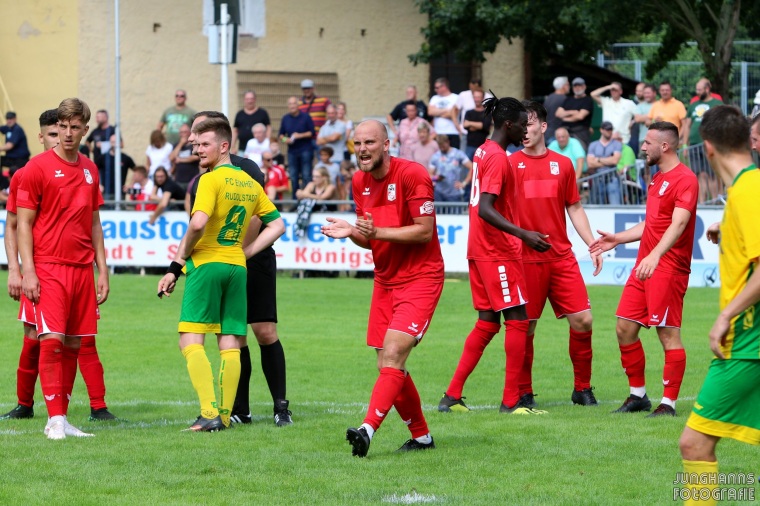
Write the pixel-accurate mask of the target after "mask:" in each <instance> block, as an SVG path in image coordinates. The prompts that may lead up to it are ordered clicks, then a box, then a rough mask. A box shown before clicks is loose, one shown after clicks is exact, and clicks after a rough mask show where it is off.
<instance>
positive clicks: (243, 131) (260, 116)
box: [232, 107, 272, 151]
mask: <svg viewBox="0 0 760 506" xmlns="http://www.w3.org/2000/svg"><path fill="white" fill-rule="evenodd" d="M257 123H261V124H262V125H264V126H269V125H271V124H272V122H271V121H270V120H269V113H268V112H267V111H266V109H262V108H261V107H257V108H256V110H255V111H253V112H252V113H251V114H248V113H247V112H245V109H241V110H239V111H238V112H237V114H236V115H235V123H234V124H233V125H232V126H233V127H234V128H237V129H238V150H239V151H243V150H244V149H245V145H246V144H247V143H248V141H250V140H251V139H253V125H255V124H257Z"/></svg>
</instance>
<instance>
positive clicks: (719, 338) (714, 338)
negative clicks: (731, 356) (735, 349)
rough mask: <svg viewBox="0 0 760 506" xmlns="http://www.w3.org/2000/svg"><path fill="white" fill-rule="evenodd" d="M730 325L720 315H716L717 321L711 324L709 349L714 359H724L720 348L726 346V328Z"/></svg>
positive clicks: (726, 319) (729, 322)
mask: <svg viewBox="0 0 760 506" xmlns="http://www.w3.org/2000/svg"><path fill="white" fill-rule="evenodd" d="M730 325H731V320H730V319H729V318H726V317H725V316H723V315H722V314H719V315H718V319H717V320H715V323H713V326H712V328H711V329H710V349H711V350H712V352H713V353H714V354H715V356H716V357H718V358H720V359H725V358H726V357H725V356H724V355H723V352H722V351H721V349H720V347H721V345H724V346H725V344H726V336H727V335H728V328H729V326H730Z"/></svg>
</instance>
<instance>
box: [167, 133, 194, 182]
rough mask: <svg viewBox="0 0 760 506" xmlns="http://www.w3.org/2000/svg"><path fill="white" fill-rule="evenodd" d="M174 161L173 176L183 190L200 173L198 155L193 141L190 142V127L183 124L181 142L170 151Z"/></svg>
mask: <svg viewBox="0 0 760 506" xmlns="http://www.w3.org/2000/svg"><path fill="white" fill-rule="evenodd" d="M169 160H171V161H172V177H173V178H174V180H175V181H176V182H177V184H178V185H179V186H180V187H181V188H182V190H183V191H186V190H187V185H188V184H189V183H190V181H192V179H193V178H194V177H195V176H197V175H198V171H199V167H198V160H200V158H198V155H196V154H193V143H192V142H190V127H189V126H188V125H182V126H181V127H180V129H179V142H178V143H177V145H176V146H174V149H172V152H171V153H169Z"/></svg>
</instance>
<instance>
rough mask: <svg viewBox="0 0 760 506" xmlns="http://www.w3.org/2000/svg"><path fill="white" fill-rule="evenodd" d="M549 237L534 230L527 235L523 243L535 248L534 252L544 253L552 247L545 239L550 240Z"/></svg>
mask: <svg viewBox="0 0 760 506" xmlns="http://www.w3.org/2000/svg"><path fill="white" fill-rule="evenodd" d="M548 238H549V236H548V235H545V234H542V233H541V232H534V231H532V230H530V231H528V232H526V233H525V235H524V237H523V242H524V243H525V244H527V245H528V246H530V247H531V248H533V249H534V250H536V251H538V252H541V253H543V252H544V251H547V250H548V249H549V248H551V247H552V245H551V244H549V243H548V242H546V241H545V240H544V239H548Z"/></svg>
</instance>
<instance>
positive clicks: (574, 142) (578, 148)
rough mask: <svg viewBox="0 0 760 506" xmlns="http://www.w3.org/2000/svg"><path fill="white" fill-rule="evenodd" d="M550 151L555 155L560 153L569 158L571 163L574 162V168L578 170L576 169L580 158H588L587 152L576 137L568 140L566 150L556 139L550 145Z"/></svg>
mask: <svg viewBox="0 0 760 506" xmlns="http://www.w3.org/2000/svg"><path fill="white" fill-rule="evenodd" d="M549 149H551V150H552V151H554V152H555V153H559V154H560V155H564V156H566V157H568V158H569V159H570V161H571V162H573V168H575V169H577V168H578V167H576V164H577V163H578V158H583V159H585V158H586V150H585V149H583V145H582V144H581V141H579V140H578V139H576V138H574V137H570V138H569V139H568V140H567V145H566V146H565V147H564V148H561V147H559V142H557V139H554V140H553V141H551V142H550V143H549Z"/></svg>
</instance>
